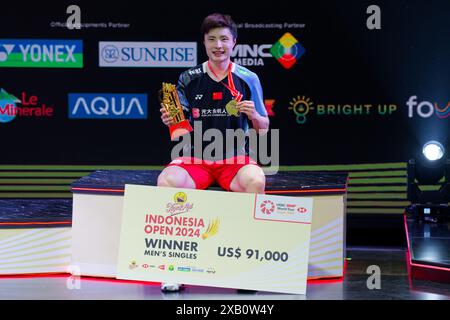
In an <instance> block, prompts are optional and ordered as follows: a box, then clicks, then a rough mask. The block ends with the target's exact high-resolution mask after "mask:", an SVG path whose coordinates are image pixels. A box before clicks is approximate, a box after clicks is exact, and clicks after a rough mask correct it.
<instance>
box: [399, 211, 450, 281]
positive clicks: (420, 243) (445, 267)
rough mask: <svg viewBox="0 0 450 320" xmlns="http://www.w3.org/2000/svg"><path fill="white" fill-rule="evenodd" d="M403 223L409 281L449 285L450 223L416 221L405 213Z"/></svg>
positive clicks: (408, 213) (409, 214)
mask: <svg viewBox="0 0 450 320" xmlns="http://www.w3.org/2000/svg"><path fill="white" fill-rule="evenodd" d="M404 220H405V233H406V239H407V244H408V271H409V274H410V276H411V278H413V279H417V280H430V281H436V282H446V283H450V223H449V222H448V221H443V222H427V221H419V220H418V219H416V218H414V217H413V215H412V214H411V213H410V212H408V211H406V212H405V214H404Z"/></svg>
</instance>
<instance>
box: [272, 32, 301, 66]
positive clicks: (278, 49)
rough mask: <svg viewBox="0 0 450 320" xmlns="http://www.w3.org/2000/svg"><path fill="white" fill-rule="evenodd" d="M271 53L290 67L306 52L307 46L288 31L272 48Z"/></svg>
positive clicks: (282, 63)
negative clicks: (304, 46)
mask: <svg viewBox="0 0 450 320" xmlns="http://www.w3.org/2000/svg"><path fill="white" fill-rule="evenodd" d="M270 53H271V54H272V55H273V56H274V58H275V59H277V60H278V62H279V63H281V65H282V66H283V67H284V68H285V69H290V68H292V66H293V65H294V64H295V63H296V62H297V61H298V60H299V59H300V58H301V56H303V55H304V54H305V48H303V46H302V45H301V44H300V42H298V41H297V39H295V38H294V36H293V35H292V34H290V33H289V32H286V33H285V34H284V35H283V36H282V37H281V38H280V39H279V40H278V41H277V42H276V43H275V44H274V45H273V46H272V48H271V49H270Z"/></svg>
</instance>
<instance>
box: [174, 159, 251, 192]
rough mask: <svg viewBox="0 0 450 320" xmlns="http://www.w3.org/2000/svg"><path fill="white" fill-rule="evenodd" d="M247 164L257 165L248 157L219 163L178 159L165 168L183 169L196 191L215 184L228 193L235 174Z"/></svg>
mask: <svg viewBox="0 0 450 320" xmlns="http://www.w3.org/2000/svg"><path fill="white" fill-rule="evenodd" d="M249 164H254V165H258V164H257V163H256V162H255V161H253V160H252V159H251V158H250V157H248V156H237V157H233V158H228V159H224V160H221V161H208V160H202V159H198V158H194V157H180V158H176V159H175V160H173V161H172V162H171V163H169V164H168V165H167V166H166V168H167V167H171V166H178V167H181V168H183V169H185V170H186V171H187V172H188V173H189V175H190V176H191V178H192V180H194V182H195V186H196V188H197V189H206V188H208V187H209V186H210V185H212V184H213V183H214V182H217V184H218V185H219V186H221V187H222V188H223V189H225V190H227V191H230V184H231V181H232V180H233V178H234V176H235V175H236V173H237V172H238V171H239V170H240V169H241V168H242V167H243V166H245V165H249Z"/></svg>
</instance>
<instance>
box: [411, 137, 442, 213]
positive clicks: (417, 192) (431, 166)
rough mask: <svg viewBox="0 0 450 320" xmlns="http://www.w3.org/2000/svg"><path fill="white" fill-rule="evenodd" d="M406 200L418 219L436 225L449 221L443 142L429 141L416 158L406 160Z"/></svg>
mask: <svg viewBox="0 0 450 320" xmlns="http://www.w3.org/2000/svg"><path fill="white" fill-rule="evenodd" d="M424 186H426V187H424ZM430 186H432V187H430ZM407 197H408V200H409V201H410V202H411V206H409V207H408V208H407V209H408V211H410V212H411V213H413V215H414V216H415V217H416V218H417V219H418V220H421V221H430V222H437V221H441V220H443V219H448V218H449V216H450V210H449V206H448V203H449V202H450V160H449V159H447V157H446V154H445V148H444V146H443V144H442V143H440V142H438V141H436V140H432V141H428V142H427V143H425V144H424V145H423V147H422V152H421V153H419V155H418V157H417V158H416V159H411V160H409V161H408V168H407Z"/></svg>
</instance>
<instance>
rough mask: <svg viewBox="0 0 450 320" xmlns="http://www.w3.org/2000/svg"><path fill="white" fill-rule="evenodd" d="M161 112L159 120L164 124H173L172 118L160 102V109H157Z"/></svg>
mask: <svg viewBox="0 0 450 320" xmlns="http://www.w3.org/2000/svg"><path fill="white" fill-rule="evenodd" d="M159 111H160V112H161V120H162V122H163V123H164V124H165V125H166V126H171V125H173V124H175V122H174V120H173V118H172V117H171V116H170V114H169V112H167V110H166V108H164V106H163V105H162V104H161V109H159Z"/></svg>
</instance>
